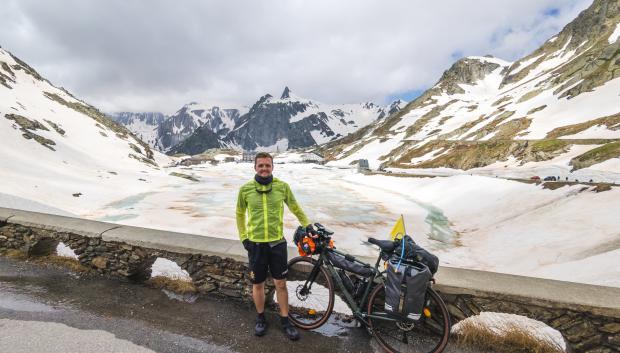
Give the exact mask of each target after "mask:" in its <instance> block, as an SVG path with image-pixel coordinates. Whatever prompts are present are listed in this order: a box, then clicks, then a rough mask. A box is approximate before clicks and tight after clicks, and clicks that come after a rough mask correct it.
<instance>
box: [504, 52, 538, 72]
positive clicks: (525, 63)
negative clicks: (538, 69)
mask: <svg viewBox="0 0 620 353" xmlns="http://www.w3.org/2000/svg"><path fill="white" fill-rule="evenodd" d="M543 55H545V54H540V55H538V56H535V57H532V58H529V59H527V60H525V61H523V62H519V66H517V67H516V68H515V69H514V70H512V71H510V75H516V74H518V73H519V72H520V71H521V70H523V69H525V68H526V67H528V66H530V65H532V64H533V63H534V62H536V60H538V59H540V57H542V56H543Z"/></svg>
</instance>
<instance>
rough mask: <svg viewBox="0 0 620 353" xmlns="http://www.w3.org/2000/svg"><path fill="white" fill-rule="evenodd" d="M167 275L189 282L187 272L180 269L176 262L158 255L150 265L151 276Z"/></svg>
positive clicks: (189, 278) (190, 279)
mask: <svg viewBox="0 0 620 353" xmlns="http://www.w3.org/2000/svg"><path fill="white" fill-rule="evenodd" d="M155 277H167V278H171V279H176V280H181V281H187V282H191V281H192V278H191V277H190V275H189V273H187V271H185V270H184V269H182V268H181V267H180V266H179V265H178V264H177V263H176V262H174V261H170V260H168V259H164V258H162V257H158V258H157V259H156V260H155V262H154V263H153V266H152V267H151V278H155Z"/></svg>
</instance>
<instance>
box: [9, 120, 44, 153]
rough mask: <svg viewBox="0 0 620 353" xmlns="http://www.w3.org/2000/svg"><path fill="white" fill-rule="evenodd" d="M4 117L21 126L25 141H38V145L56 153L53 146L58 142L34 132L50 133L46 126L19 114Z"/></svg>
mask: <svg viewBox="0 0 620 353" xmlns="http://www.w3.org/2000/svg"><path fill="white" fill-rule="evenodd" d="M4 117H5V118H7V119H9V120H13V121H14V122H15V123H16V124H17V125H19V127H20V131H21V132H22V136H23V137H24V138H25V139H27V140H30V139H33V140H35V141H37V142H38V143H40V144H41V145H42V146H44V147H47V148H49V149H50V150H52V151H55V149H54V148H53V147H52V146H53V145H56V142H54V141H52V140H50V139H48V138H45V137H43V136H40V135H37V134H35V133H34V132H32V131H36V130H45V131H49V129H48V128H47V127H46V126H45V125H43V124H41V123H40V122H38V121H37V120H30V119H28V118H26V117H25V116H21V115H17V114H5V115H4Z"/></svg>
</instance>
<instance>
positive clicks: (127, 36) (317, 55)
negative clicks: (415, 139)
mask: <svg viewBox="0 0 620 353" xmlns="http://www.w3.org/2000/svg"><path fill="white" fill-rule="evenodd" d="M3 3H4V4H3V7H2V8H0V44H2V45H3V47H5V48H6V49H8V50H9V51H11V52H13V53H14V54H15V55H17V56H19V57H21V58H22V59H23V60H25V61H26V62H28V63H30V64H31V65H33V66H34V67H35V68H36V69H37V70H38V71H40V72H41V74H43V75H44V76H45V77H47V78H49V79H50V80H51V81H52V82H53V83H55V84H56V85H60V86H64V87H65V88H67V89H68V90H70V91H71V92H73V93H74V94H75V95H76V96H78V97H79V98H82V99H84V100H86V101H88V102H89V103H92V104H94V105H96V106H98V107H100V108H101V109H103V110H106V111H117V110H133V111H144V110H160V111H164V112H168V113H169V112H172V111H174V110H176V109H178V108H179V107H180V106H181V105H183V104H184V103H187V102H189V101H193V100H195V101H200V102H204V103H208V104H222V105H227V106H233V105H240V104H252V103H253V102H254V101H255V100H256V99H257V98H258V97H259V96H261V95H263V94H265V93H272V94H279V93H280V91H281V90H282V89H283V87H284V85H289V86H290V87H291V88H292V89H293V90H294V91H295V92H296V93H297V94H298V95H301V96H304V97H308V98H313V99H317V100H321V101H325V102H332V103H344V102H361V101H366V100H374V101H377V102H381V103H383V101H384V100H385V99H386V97H389V96H394V95H398V93H400V92H407V91H411V90H419V89H423V88H427V87H429V86H431V85H432V84H434V83H435V81H436V80H437V78H438V77H439V75H440V74H441V72H442V71H443V70H445V69H446V68H448V67H449V66H450V65H451V64H452V63H453V61H454V60H455V59H456V58H458V57H460V56H464V55H484V54H493V55H495V56H498V57H501V58H503V59H506V60H515V59H518V58H519V57H521V56H523V55H526V54H528V53H529V52H531V51H532V50H534V49H535V48H536V47H537V46H539V45H540V44H541V43H542V42H544V41H545V40H546V39H547V38H549V37H551V36H552V35H553V34H555V33H556V32H558V31H559V30H560V29H561V28H562V27H563V26H564V25H566V24H567V23H568V22H570V20H572V19H573V18H574V17H576V15H577V14H578V13H579V12H580V11H582V10H583V9H585V8H586V7H587V6H588V5H589V4H590V3H591V0H514V1H497V0H477V1H475V2H470V1H462V0H444V1H426V2H421V1H404V0H403V1H396V0H386V1H372V0H351V1H329V0H313V1H301V0H280V1H275V0H274V1H271V0H268V1H267V0H264V1H234V0H231V1H215V0H214V1H198V0H196V1H189V0H186V1H177V2H172V1H163V0H161V1H137V0H135V1H126V0H108V1H95V0H55V1H44V2H42V1H35V0H15V1H11V0H9V1H3Z"/></svg>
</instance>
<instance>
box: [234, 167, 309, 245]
mask: <svg viewBox="0 0 620 353" xmlns="http://www.w3.org/2000/svg"><path fill="white" fill-rule="evenodd" d="M269 190H271V191H269ZM285 203H286V205H287V206H288V208H289V210H291V212H293V214H294V215H295V217H297V219H298V220H299V223H301V224H302V225H303V226H307V225H308V224H310V221H308V217H306V214H305V213H304V211H303V210H302V209H301V207H300V206H299V204H298V203H297V201H296V200H295V196H293V192H292V191H291V188H290V187H289V186H288V184H287V183H285V182H283V181H281V180H279V179H277V178H273V181H272V182H271V183H270V184H268V185H261V184H259V183H258V182H256V181H255V180H252V181H250V182H248V183H246V184H244V185H243V186H242V187H241V189H239V196H238V197H237V229H238V230H239V238H240V239H241V241H244V240H245V239H249V240H250V241H253V242H257V243H265V242H271V241H276V240H280V239H282V237H283V235H282V228H283V216H284V204H285ZM246 211H247V214H248V219H247V224H246V218H245V216H246Z"/></svg>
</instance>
